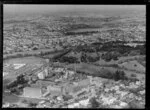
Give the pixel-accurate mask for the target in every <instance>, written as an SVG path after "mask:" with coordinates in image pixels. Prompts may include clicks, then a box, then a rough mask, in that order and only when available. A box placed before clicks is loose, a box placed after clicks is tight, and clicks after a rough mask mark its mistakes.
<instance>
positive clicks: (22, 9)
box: [4, 4, 145, 14]
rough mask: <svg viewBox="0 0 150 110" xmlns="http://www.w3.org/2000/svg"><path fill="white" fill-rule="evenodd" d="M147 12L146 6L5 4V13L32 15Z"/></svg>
mask: <svg viewBox="0 0 150 110" xmlns="http://www.w3.org/2000/svg"><path fill="white" fill-rule="evenodd" d="M130 10H137V11H139V10H140V11H141V10H143V11H145V5H31V4H24V5H20V4H18V5H15V4H11V5H8V4H5V5H4V14H5V13H32V12H35V13H36V12H39V13H40V12H49V13H50V12H66V11H68V12H74V11H75V12H79V11H85V12H88V11H90V12H91V11H114V12H115V11H130Z"/></svg>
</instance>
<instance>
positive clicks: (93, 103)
mask: <svg viewBox="0 0 150 110" xmlns="http://www.w3.org/2000/svg"><path fill="white" fill-rule="evenodd" d="M89 102H90V104H91V107H92V108H98V107H99V103H98V102H97V100H96V98H95V97H93V98H91V99H90V101H89Z"/></svg>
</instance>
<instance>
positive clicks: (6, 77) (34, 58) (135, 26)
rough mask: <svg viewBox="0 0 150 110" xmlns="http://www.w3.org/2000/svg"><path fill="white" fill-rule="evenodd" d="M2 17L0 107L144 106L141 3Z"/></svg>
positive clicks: (33, 10)
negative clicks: (0, 98) (0, 92)
mask: <svg viewBox="0 0 150 110" xmlns="http://www.w3.org/2000/svg"><path fill="white" fill-rule="evenodd" d="M3 13H4V15H3V93H2V94H3V97H2V107H3V108H120V109H124V108H131V109H135V108H145V78H146V75H145V74H146V71H145V70H146V7H145V5H31V4H30V5H27V4H26V5H20V4H19V5H14V4H11V5H8V4H5V5H4V12H3Z"/></svg>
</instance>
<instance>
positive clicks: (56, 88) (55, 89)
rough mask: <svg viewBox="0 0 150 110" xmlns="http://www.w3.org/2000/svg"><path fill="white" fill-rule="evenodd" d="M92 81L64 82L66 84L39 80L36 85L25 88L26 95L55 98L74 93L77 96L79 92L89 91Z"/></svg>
mask: <svg viewBox="0 0 150 110" xmlns="http://www.w3.org/2000/svg"><path fill="white" fill-rule="evenodd" d="M89 85H90V81H89V79H85V80H82V81H80V82H78V83H77V84H76V85H74V84H64V85H55V84H54V83H52V82H49V81H42V80H41V81H37V84H35V86H33V85H32V86H31V87H25V88H24V90H23V96H24V97H30V98H31V97H32V98H43V97H47V98H48V97H49V98H53V97H54V96H62V95H65V94H67V95H68V94H69V95H72V96H73V97H77V95H78V94H80V93H82V92H84V91H89V88H88V87H89Z"/></svg>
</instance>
